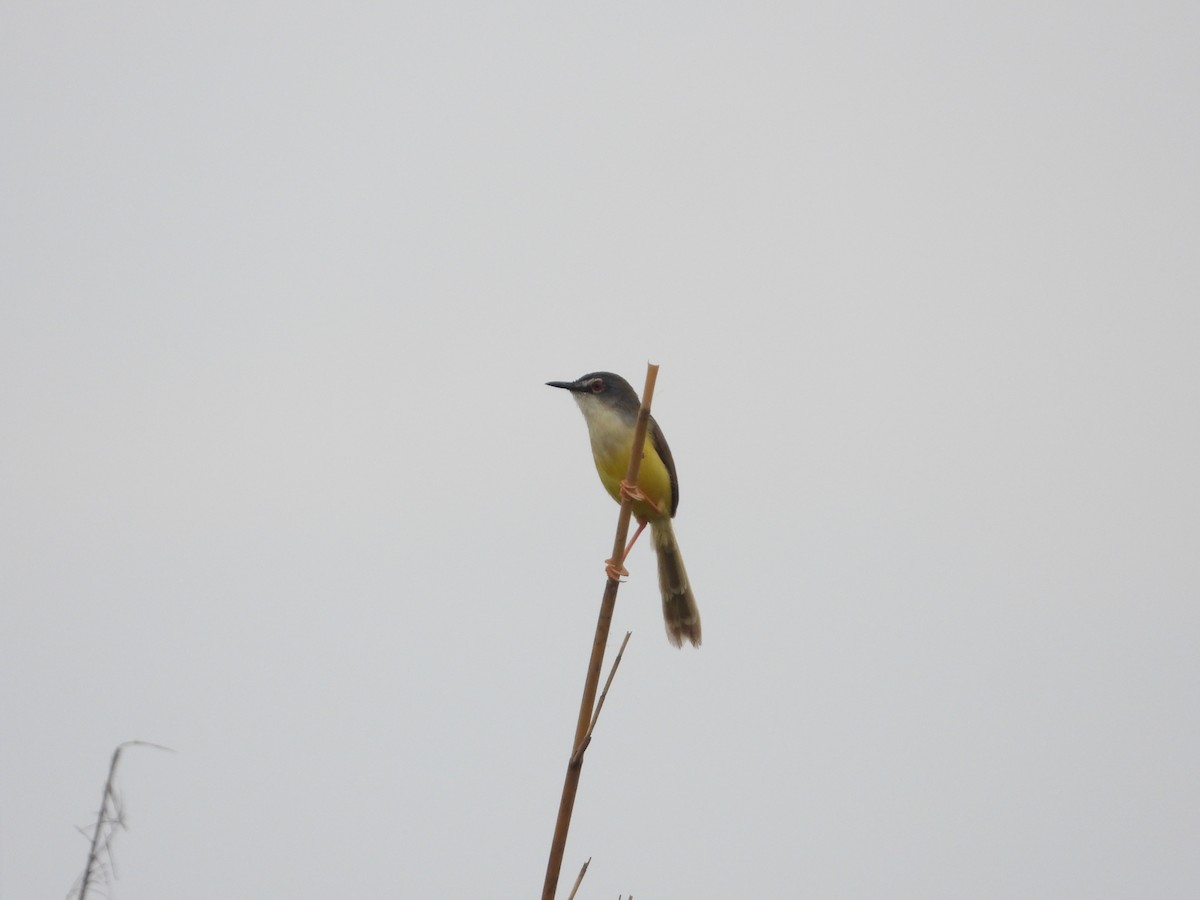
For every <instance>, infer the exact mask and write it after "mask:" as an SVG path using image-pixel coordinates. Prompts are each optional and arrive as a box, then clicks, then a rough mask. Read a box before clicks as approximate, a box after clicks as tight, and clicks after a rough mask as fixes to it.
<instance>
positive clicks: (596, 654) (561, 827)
mask: <svg viewBox="0 0 1200 900" xmlns="http://www.w3.org/2000/svg"><path fill="white" fill-rule="evenodd" d="M657 379H658V366H656V365H653V364H648V365H647V366H646V386H645V388H644V389H643V390H642V407H641V409H640V410H639V411H638V418H637V424H636V426H635V427H634V430H633V446H632V448H631V452H630V454H629V468H628V469H627V470H626V473H625V480H626V481H627V482H628V483H629V484H637V477H638V472H639V471H640V470H641V465H642V452H643V451H642V448H643V447H645V445H646V430H647V427H648V425H649V421H650V401H651V400H652V399H653V398H654V383H655V381H656V380H657ZM634 451H636V452H634ZM632 517H633V500H632V499H630V498H628V497H626V498H625V499H623V500H622V501H621V512H620V514H619V515H618V516H617V533H616V535H615V536H614V538H613V552H612V562H613V567H614V569H620V567H621V564H622V563H623V562H624V561H625V540H626V538H627V537H628V536H629V520H630V519H631V518H632ZM618 587H620V584H619V582H618V581H617V580H616V579H615V578H613V577H611V576H610V577H609V579H608V582H607V584H606V585H605V587H604V596H603V598H602V599H601V600H600V616H599V618H598V619H597V620H596V636H595V638H594V639H593V641H592V655H591V658H590V659H589V660H588V671H587V678H586V679H585V680H584V683H583V698H582V700H581V701H580V703H579V719H578V720H577V721H576V723H575V740H574V741H573V742H572V744H571V756H570V758H569V760H568V762H567V774H566V778H565V779H564V780H563V789H562V798H561V799H560V800H559V804H558V819H557V820H556V821H555V823H554V838H553V839H552V840H551V842H550V859H549V861H548V862H547V863H546V881H545V883H544V884H543V885H542V900H554V894H555V892H556V891H557V890H558V876H559V873H560V872H561V870H562V860H563V853H564V852H565V851H566V849H567V831H568V830H569V829H570V827H571V811H572V810H573V809H574V808H575V794H576V793H577V792H578V790H579V775H580V772H581V771H582V770H583V755H582V752H580V748H581V747H582V746H583V745H584V743H585V738H586V737H587V736H588V732H589V728H590V727H591V724H592V718H593V716H594V713H595V707H596V689H597V688H598V687H599V686H600V669H601V666H602V665H603V663H604V650H605V648H606V647H607V646H608V632H609V629H610V628H611V627H612V617H613V610H614V609H615V608H616V605H617V588H618Z"/></svg>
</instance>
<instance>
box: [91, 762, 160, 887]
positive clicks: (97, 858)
mask: <svg viewBox="0 0 1200 900" xmlns="http://www.w3.org/2000/svg"><path fill="white" fill-rule="evenodd" d="M126 747H153V748H154V749H156V750H166V751H167V752H168V753H174V752H175V751H174V750H172V749H171V748H170V747H164V746H162V745H161V744H152V743H150V742H149V741H126V742H125V743H123V744H118V745H117V749H116V750H114V751H113V755H112V762H111V763H110V764H109V766H108V779H107V780H106V781H105V782H104V792H103V793H102V794H101V796H100V812H99V813H98V814H97V815H96V824H95V825H94V826H93V828H92V839H91V840H92V845H91V849H90V850H88V857H87V864H86V865H85V866H84V867H83V874H82V875H80V876H79V888H78V890H75V889H72V890H71V891H70V893H68V894H67V896H68V897H71V896H72V895H73V896H75V897H77V898H78V900H87V892H88V888H89V887H90V886H91V882H92V880H93V878H94V877H95V874H96V873H97V872H103V873H104V875H105V877H106V878H107V877H108V873H109V872H110V871H113V872H115V867H114V866H113V858H112V842H113V838H114V837H115V836H116V832H117V829H118V828H125V827H127V826H126V824H125V809H124V806H123V804H122V803H121V796H120V794H118V793H117V789H116V785H115V781H116V777H117V763H118V762H119V761H120V759H121V751H122V750H124V749H125V748H126ZM80 831H81V832H82V833H84V835H85V836H86V832H83V829H80ZM104 858H107V859H108V862H107V863H105V862H104Z"/></svg>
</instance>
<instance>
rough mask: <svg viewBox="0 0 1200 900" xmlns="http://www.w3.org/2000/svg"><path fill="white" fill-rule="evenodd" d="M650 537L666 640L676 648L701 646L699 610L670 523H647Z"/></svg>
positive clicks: (661, 520) (662, 520)
mask: <svg viewBox="0 0 1200 900" xmlns="http://www.w3.org/2000/svg"><path fill="white" fill-rule="evenodd" d="M650 533H651V535H652V536H653V538H654V551H655V553H656V554H657V556H658V586H659V588H661V589H662V602H663V621H664V622H665V623H666V626H667V639H668V640H669V641H670V642H671V643H672V644H674V645H675V646H676V647H682V646H683V642H684V640H685V639H686V640H689V641H691V642H692V646H694V647H699V646H700V610H699V608H698V607H697V606H696V598H695V597H694V596H693V595H692V586H691V585H690V584H688V577H687V570H686V569H684V567H683V557H682V556H680V555H679V544H677V543H676V542H675V529H674V528H672V527H671V520H670V519H660V520H658V521H655V520H653V519H652V520H651V521H650Z"/></svg>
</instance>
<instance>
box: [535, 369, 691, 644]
mask: <svg viewBox="0 0 1200 900" xmlns="http://www.w3.org/2000/svg"><path fill="white" fill-rule="evenodd" d="M546 384H547V385H549V386H550V387H555V388H562V389H563V390H566V391H570V392H571V395H572V396H573V397H574V398H575V402H576V403H577V404H578V405H579V409H580V411H581V412H582V413H583V418H584V421H586V422H587V429H588V436H589V437H590V439H591V444H592V459H593V461H594V462H595V463H596V472H597V473H598V474H599V475H600V481H601V483H602V484H603V485H604V489H605V490H606V491H608V493H609V496H611V497H612V498H613V499H614V500H616V501H617V502H618V503H620V502H621V501H622V499H624V498H629V499H630V500H632V501H633V502H632V510H633V516H634V518H636V519H637V521H638V529H637V532H636V533H635V534H634V536H633V539H632V540H631V541H630V542H629V546H628V547H626V548H625V552H626V555H627V554H628V552H629V550H630V548H632V547H633V544H634V542H635V541H637V539H638V536H639V535H640V534H641V533H642V531H643V530H644V529H645V527H646V525H647V524H649V526H650V535H651V539H652V542H653V544H654V552H655V554H656V555H657V556H658V585H659V589H660V590H661V592H662V604H663V622H664V623H665V625H666V628H667V639H668V640H669V641H670V642H671V643H672V644H673V645H675V646H676V647H682V646H683V642H684V641H685V640H686V641H690V642H691V644H692V646H694V647H699V646H700V610H699V608H698V607H697V606H696V597H695V595H694V594H693V593H692V587H691V584H690V583H689V582H688V576H687V570H686V569H684V567H683V557H682V556H681V555H680V553H679V544H678V542H677V541H676V540H675V529H674V527H673V526H672V524H671V520H672V519H673V518H674V517H675V512H676V510H678V509H679V478H678V476H677V475H676V474H675V460H674V458H673V457H672V456H671V448H670V447H669V446H667V439H666V437H664V436H663V432H662V429H661V428H659V427H658V423H657V422H656V421H654V417H653V416H651V417H650V420H649V422H648V423H647V429H646V442H645V446H644V450H643V456H642V463H641V468H640V470H639V472H638V479H637V484H636V485H629V484H628V483H627V482H626V481H625V475H626V472H627V471H628V469H629V455H630V452H631V451H632V449H633V433H634V428H635V427H636V425H637V417H638V411H639V410H640V409H641V401H640V400H639V399H638V395H637V392H636V391H634V389H633V387H632V386H631V385H630V384H629V382H628V381H626V380H625V379H624V378H622V377H621V376H620V375H615V374H613V373H612V372H589V373H588V374H587V375H583V376H581V377H579V378H576V379H575V380H574V381H547V382H546ZM607 571H608V575H609V577H610V578H612V579H613V580H616V578H617V576H618V575H626V574H628V573H627V572H625V571H624V569H623V568H618V567H617V566H616V565H614V563H613V561H612V560H608V569H607Z"/></svg>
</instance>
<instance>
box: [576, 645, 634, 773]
mask: <svg viewBox="0 0 1200 900" xmlns="http://www.w3.org/2000/svg"><path fill="white" fill-rule="evenodd" d="M632 634H633V632H632V631H627V632H625V640H623V641H621V649H620V650H618V651H617V655H616V657H615V658H614V659H613V664H612V668H611V669H609V671H608V679H607V680H606V681H605V682H604V690H602V691H601V692H600V699H599V700H597V701H596V711H595V712H594V713H592V721H591V722H590V723H589V724H588V730H587V734H585V735H584V736H583V743H582V744H580V745H579V746H578V747H576V748H575V752H574V753H573V754H572V755H571V762H577V761H578V760H579V759H580V758H582V757H583V751H584V750H586V749H587V748H588V744H590V743H591V742H592V732H593V731H595V730H596V722H597V721H599V719H600V710H602V709H604V698H605V697H607V696H608V689H609V688H610V687H612V683H613V676H614V675H616V674H617V666H619V665H620V664H621V657H622V656H624V655H625V645H626V644H628V643H629V638H630V636H631V635H632Z"/></svg>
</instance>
